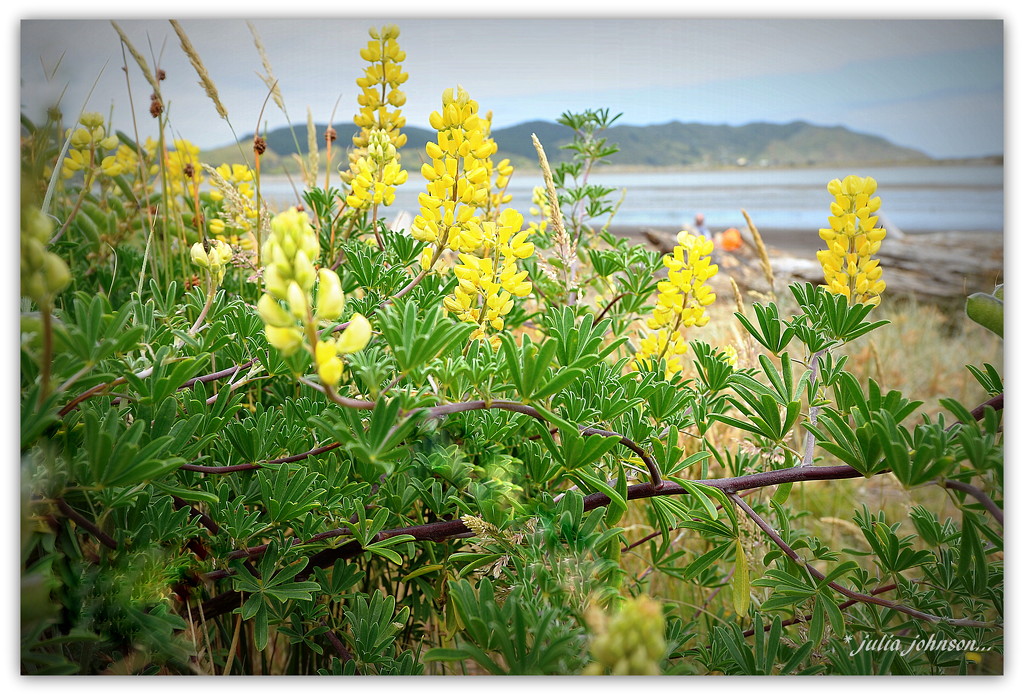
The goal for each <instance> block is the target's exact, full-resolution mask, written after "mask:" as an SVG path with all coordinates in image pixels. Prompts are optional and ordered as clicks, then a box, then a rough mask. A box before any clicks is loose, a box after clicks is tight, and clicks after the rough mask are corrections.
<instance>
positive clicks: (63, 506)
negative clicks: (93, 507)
mask: <svg viewBox="0 0 1024 697" xmlns="http://www.w3.org/2000/svg"><path fill="white" fill-rule="evenodd" d="M55 501H56V503H57V508H58V509H60V512H61V513H63V514H64V515H65V516H67V517H68V518H70V519H71V520H73V521H75V522H76V523H77V524H78V527H80V528H84V529H85V530H88V531H89V534H91V535H92V536H93V537H95V538H96V539H97V540H99V542H100V543H101V544H102V545H103V546H104V547H106V548H108V549H117V542H115V541H114V538H113V537H111V536H110V535H108V534H107V533H105V532H103V531H102V530H100V529H99V527H97V525H96V523H94V522H92V521H91V520H89V519H88V518H86V517H85V516H83V515H82V514H81V513H79V512H78V511H76V510H75V509H74V508H72V507H71V506H69V505H68V502H67V501H65V500H64V499H61V498H58V499H56V500H55Z"/></svg>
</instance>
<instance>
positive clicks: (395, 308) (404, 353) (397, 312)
mask: <svg viewBox="0 0 1024 697" xmlns="http://www.w3.org/2000/svg"><path fill="white" fill-rule="evenodd" d="M420 312H421V311H420V308H419V306H418V305H417V304H416V303H415V302H414V301H412V300H406V301H401V300H399V301H396V302H395V303H394V304H392V305H391V306H389V307H387V308H385V309H384V310H382V311H381V312H379V313H378V315H377V319H376V325H377V327H378V328H379V329H380V332H381V334H382V335H383V337H384V340H385V341H386V342H387V343H388V346H389V347H390V348H391V351H392V353H393V355H394V357H395V361H396V362H397V363H398V367H399V370H401V371H402V372H403V373H410V372H412V371H414V370H416V369H417V368H419V367H420V366H423V365H425V364H427V363H429V362H430V361H432V360H434V358H436V357H438V356H440V355H443V354H444V353H445V352H447V351H448V350H449V349H450V348H452V347H455V346H457V347H460V348H461V347H462V345H463V344H465V342H466V339H467V338H469V335H470V334H471V333H472V332H473V325H472V324H471V323H468V322H456V321H454V320H452V319H451V318H449V317H448V316H447V314H446V313H444V312H443V311H442V308H441V306H439V305H435V306H433V307H432V308H431V309H429V310H426V311H425V312H423V317H422V318H421V317H420Z"/></svg>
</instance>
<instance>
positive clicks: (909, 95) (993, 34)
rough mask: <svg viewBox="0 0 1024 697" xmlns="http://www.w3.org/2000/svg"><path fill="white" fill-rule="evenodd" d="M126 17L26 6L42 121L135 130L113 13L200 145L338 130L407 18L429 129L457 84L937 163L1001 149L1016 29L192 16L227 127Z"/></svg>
mask: <svg viewBox="0 0 1024 697" xmlns="http://www.w3.org/2000/svg"><path fill="white" fill-rule="evenodd" d="M65 16H70V15H65ZM119 16H131V15H128V14H127V13H124V12H122V13H121V14H120V15H119V14H117V13H111V14H109V15H91V16H90V17H83V18H81V19H74V20H61V19H49V18H46V17H45V15H39V14H36V15H33V14H32V13H25V14H23V15H22V16H21V18H20V19H21V21H20V26H19V34H20V90H19V91H20V97H21V106H22V111H23V112H24V113H25V114H27V115H29V116H30V117H36V118H38V116H39V115H40V114H42V112H43V110H44V109H45V107H46V106H49V105H51V104H52V103H54V101H55V100H57V99H58V98H60V99H61V100H62V101H61V104H62V107H63V110H64V112H65V113H66V114H69V115H70V114H75V113H77V112H78V111H80V110H82V109H83V108H84V109H85V110H87V111H98V112H101V113H103V114H105V115H106V114H110V113H112V114H113V122H114V124H115V126H116V127H118V128H121V129H123V130H125V131H126V132H128V133H132V132H133V129H134V128H135V127H134V126H133V125H132V110H131V108H130V106H129V89H128V85H127V84H126V75H125V72H124V70H123V69H122V68H123V66H124V58H123V56H122V50H121V47H120V44H119V41H118V38H117V34H116V32H115V30H114V28H113V27H112V26H111V24H110V21H109V18H112V19H115V20H116V21H117V22H118V24H119V25H120V26H121V27H122V29H123V30H124V31H125V33H126V34H127V35H128V38H129V40H130V41H131V42H132V43H133V44H134V45H135V46H136V48H137V49H138V50H139V51H140V52H141V53H142V54H143V55H144V56H145V57H146V59H147V61H148V62H149V64H150V66H151V67H153V66H159V67H160V68H162V69H163V70H164V71H165V72H166V74H167V78H166V80H165V81H164V83H162V85H161V87H162V91H163V94H164V96H165V99H166V100H167V101H168V102H169V115H170V123H171V128H172V129H173V131H174V132H175V134H176V135H179V136H181V137H184V138H186V139H188V140H190V141H192V142H193V143H195V144H196V145H198V146H199V147H201V148H213V147H219V146H222V145H225V144H227V143H230V142H231V141H232V139H233V135H232V129H233V130H234V133H235V134H237V135H238V136H244V135H247V134H250V133H252V132H253V131H254V130H255V129H256V127H257V125H258V124H259V125H260V127H261V128H262V127H263V125H264V124H265V125H267V126H269V128H271V129H273V128H276V127H279V126H284V125H287V123H288V121H289V119H290V121H291V122H292V123H293V124H303V123H305V122H306V119H307V111H311V112H312V115H313V118H314V120H315V121H316V122H317V123H326V122H328V121H330V120H331V117H332V114H334V118H333V122H334V123H335V124H340V123H347V122H349V121H350V120H351V118H352V115H353V114H354V113H355V112H356V110H357V109H358V105H357V103H356V97H357V95H358V93H359V89H358V87H357V86H356V84H355V80H356V78H358V77H360V76H361V75H362V71H363V69H364V67H365V65H366V63H365V62H364V61H363V60H362V59H361V58H360V57H359V53H358V52H359V49H360V48H362V47H363V46H365V45H366V43H367V41H368V40H369V38H370V37H369V35H368V30H369V29H370V28H371V27H377V26H381V25H382V24H386V23H393V24H397V25H398V26H399V28H400V30H401V35H400V37H399V43H400V44H401V46H402V48H403V50H405V52H406V56H407V57H406V60H405V62H404V64H403V67H404V69H405V71H406V72H408V73H409V80H408V82H407V83H406V84H405V85H404V86H403V88H404V91H405V92H406V94H407V96H408V101H407V103H406V105H405V106H404V107H403V110H402V111H403V114H404V115H405V117H406V118H407V120H408V123H409V124H410V125H415V126H421V127H427V125H428V117H429V114H430V112H431V111H434V110H436V109H438V108H439V106H440V101H441V93H442V91H443V90H444V89H445V88H446V87H454V86H456V85H462V86H463V87H465V88H466V90H468V92H469V94H470V96H472V97H473V98H474V99H475V100H476V101H477V102H478V103H479V104H480V108H481V111H483V112H487V111H492V112H493V114H494V128H502V127H505V126H511V125H515V124H518V123H522V122H525V121H530V120H534V119H542V120H548V121H554V120H555V119H557V118H558V116H559V115H560V114H561V113H563V112H564V111H567V110H571V111H581V110H584V109H601V108H608V109H609V110H610V111H611V112H612V113H613V114H614V113H622V117H621V118H620V119H619V121H618V123H621V124H631V125H647V124H658V123H666V122H669V121H683V122H701V123H711V124H729V125H743V124H746V123H751V122H759V121H767V122H772V123H787V122H790V121H794V120H804V121H809V122H811V123H814V124H817V125H824V126H833V125H842V126H846V127H848V128H850V129H852V130H855V131H859V132H863V133H868V134H872V135H878V136H882V137H884V138H886V139H888V140H890V141H892V142H893V143H895V144H897V145H902V146H906V147H912V148H917V149H920V150H922V151H924V152H925V153H926V154H928V155H931V156H933V157H971V156H978V155H989V154H1002V153H1003V151H1004V89H1005V87H1004V23H1003V22H1002V21H1000V19H999V15H998V14H992V13H987V14H979V15H977V16H978V17H982V18H986V17H987V19H955V18H954V19H909V18H908V19H902V18H893V17H884V16H881V15H874V16H876V17H880V18H878V19H873V20H854V19H844V18H829V17H823V18H820V19H801V18H799V17H798V16H796V17H774V18H768V17H764V18H759V19H753V18H742V17H739V18H730V17H725V18H720V19H711V18H702V17H682V16H679V17H673V16H668V15H665V16H653V15H647V16H636V17H628V16H626V17H609V16H604V17H601V16H596V15H589V16H584V15H580V16H572V15H571V14H565V15H562V16H561V17H555V16H544V15H543V14H537V15H533V16H529V15H524V16H517V17H496V16H486V15H484V16H480V17H479V18H477V19H455V18H453V17H438V18H430V19H427V18H422V17H420V18H414V17H410V16H409V15H408V13H406V14H405V15H403V14H402V13H400V12H396V14H394V15H388V16H379V17H371V16H365V17H355V16H350V17H345V16H332V17H329V18H327V17H325V18H313V17H308V16H303V17H298V16H296V17H294V18H289V17H287V16H275V17H266V16H264V17H262V18H261V17H260V16H255V17H252V18H246V17H244V16H236V17H225V18H213V17H204V16H202V15H195V14H192V15H185V16H181V17H179V18H178V19H179V21H180V23H181V26H182V27H183V28H184V30H185V32H186V33H187V34H188V37H189V39H190V40H191V42H192V44H193V45H194V46H195V48H196V50H197V51H198V53H199V55H200V56H201V58H202V60H203V63H204V64H205V66H206V68H207V70H208V72H209V75H210V77H211V78H212V80H213V82H214V84H215V85H216V88H217V91H218V93H219V96H220V100H221V102H222V103H223V105H224V106H225V107H226V108H227V112H228V119H227V121H225V120H224V119H222V118H220V117H219V116H218V115H217V112H216V111H215V109H214V106H213V103H212V101H211V100H210V99H209V98H208V97H207V96H206V94H205V93H204V91H203V89H202V88H201V87H199V86H198V78H197V75H196V72H195V70H194V69H193V67H192V66H191V65H190V64H189V62H188V59H187V57H186V56H185V54H184V52H183V50H182V48H181V45H180V43H179V40H178V38H177V35H176V34H175V33H174V31H173V28H172V27H171V25H170V23H169V22H168V21H167V18H166V17H159V18H156V17H152V18H146V19H125V20H122V19H119V18H118V17H119ZM134 16H138V15H137V14H135V15H134ZM921 16H924V15H921ZM33 17H40V18H39V19H34V18H33ZM100 17H102V19H101V18H100ZM250 24H251V27H252V28H254V29H255V30H256V32H257V33H258V35H259V37H260V40H261V41H262V43H263V45H264V46H265V49H266V54H267V58H268V59H269V61H270V65H271V68H272V71H273V75H274V77H275V78H276V79H277V80H278V86H279V88H280V90H281V93H282V97H283V100H284V103H285V107H286V109H287V110H288V114H287V118H286V116H285V114H284V113H283V112H282V111H281V110H280V109H279V108H278V107H277V106H276V105H275V104H274V102H273V101H270V102H267V103H266V105H265V106H264V102H265V101H266V97H267V89H266V86H265V84H264V82H263V81H262V80H261V78H260V77H259V73H263V72H265V71H264V68H263V65H262V63H261V58H260V55H259V53H258V51H257V49H256V47H255V45H254V39H253V34H252V33H251V29H250ZM127 61H128V73H127V78H128V80H127V82H130V86H131V94H132V95H133V96H134V99H133V101H134V107H135V113H136V115H137V119H138V128H139V133H140V135H141V136H142V137H143V138H144V137H145V136H146V135H150V134H155V122H154V121H153V119H151V118H150V117H149V115H148V108H149V94H150V92H151V90H150V88H149V86H148V85H147V84H146V83H145V81H144V80H143V78H142V73H141V72H140V70H139V69H138V67H137V66H136V65H135V63H134V61H133V60H132V58H131V57H130V56H129V57H128V58H127ZM90 90H91V93H90ZM61 95H63V96H62V97H61ZM261 110H262V121H261V120H260V114H261Z"/></svg>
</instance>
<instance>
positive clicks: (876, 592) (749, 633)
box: [716, 583, 897, 636]
mask: <svg viewBox="0 0 1024 697" xmlns="http://www.w3.org/2000/svg"><path fill="white" fill-rule="evenodd" d="M895 588H897V586H896V584H895V583H889V584H887V585H884V586H879V587H878V588H876V589H875V590H873V591H871V595H881V594H882V593H888V592H889V591H891V590H893V589H895ZM716 590H717V589H716ZM859 602H860V600H852V599H851V600H847V601H846V602H843V603H840V604H839V609H840V610H845V609H846V608H848V607H850V606H851V605H856V604H857V603H859ZM811 618H812V615H804V616H803V617H794V618H792V619H788V620H784V621H783V622H782V626H783V627H789V626H790V625H794V624H800V623H801V622H810V621H811ZM771 628H772V626H771V625H770V624H766V625H764V631H766V632H767V631H770V630H771ZM743 636H754V630H753V629H748V630H747V631H745V632H743Z"/></svg>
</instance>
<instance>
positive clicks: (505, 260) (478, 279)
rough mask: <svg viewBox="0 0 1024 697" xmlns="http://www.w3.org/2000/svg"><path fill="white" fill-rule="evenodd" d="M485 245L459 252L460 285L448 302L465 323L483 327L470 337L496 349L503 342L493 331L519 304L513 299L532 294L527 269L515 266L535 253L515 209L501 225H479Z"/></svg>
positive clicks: (502, 215)
mask: <svg viewBox="0 0 1024 697" xmlns="http://www.w3.org/2000/svg"><path fill="white" fill-rule="evenodd" d="M477 227H478V228H479V230H480V232H481V244H480V245H479V248H478V249H477V250H476V251H475V252H474V253H468V252H463V253H461V254H459V264H458V265H456V267H455V268H454V269H453V273H454V274H455V277H456V278H458V279H459V285H458V286H456V288H455V290H454V291H453V292H452V294H451V295H449V296H448V297H446V298H445V299H444V307H445V309H446V310H448V311H449V312H451V313H452V314H454V315H456V316H457V317H458V318H459V319H460V320H461V321H463V322H473V323H475V324H478V325H479V327H478V328H477V329H476V331H474V332H473V334H472V335H470V341H472V340H475V339H482V338H485V337H486V338H488V340H489V342H490V344H491V346H493V347H495V348H497V346H498V344H499V343H500V341H501V340H500V338H499V337H498V336H497V335H493V334H490V332H489V330H490V331H494V332H500V331H501V330H503V329H504V328H505V316H506V315H508V313H509V312H511V311H512V308H513V307H514V305H515V301H514V298H523V297H526V296H527V295H529V294H530V293H531V292H532V291H533V284H532V283H531V282H530V281H529V280H528V274H527V272H526V271H525V270H520V269H519V268H518V266H517V262H518V260H520V259H525V258H527V257H529V256H531V255H532V254H533V252H534V246H533V243H532V242H528V241H527V236H528V234H529V233H528V231H526V230H523V229H522V227H523V216H522V215H521V214H520V213H519V212H518V211H516V210H515V209H513V208H506V209H505V210H503V211H502V212H501V213H500V215H499V216H498V221H497V223H495V222H492V221H485V222H484V223H482V224H480V225H478V226H477Z"/></svg>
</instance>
